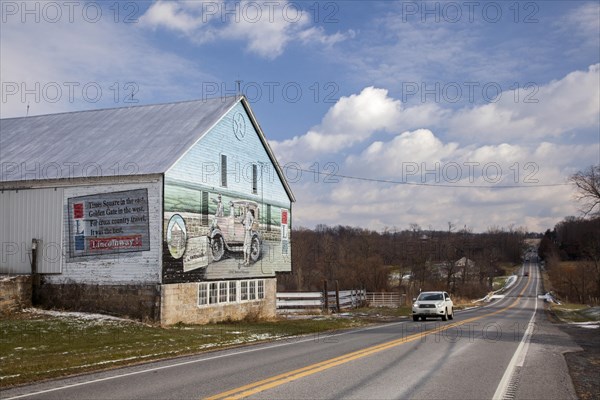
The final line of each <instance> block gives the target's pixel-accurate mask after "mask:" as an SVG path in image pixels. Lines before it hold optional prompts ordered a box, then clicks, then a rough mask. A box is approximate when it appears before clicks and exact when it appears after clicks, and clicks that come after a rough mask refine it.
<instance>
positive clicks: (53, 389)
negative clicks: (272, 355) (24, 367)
mask: <svg viewBox="0 0 600 400" xmlns="http://www.w3.org/2000/svg"><path fill="white" fill-rule="evenodd" d="M501 300H504V299H501ZM495 304H498V302H496V303H495ZM535 304H536V308H537V296H536V303H535ZM487 306H489V304H488V305H486V306H482V307H477V308H475V309H473V311H475V310H477V309H481V308H484V307H487ZM465 311H466V312H468V311H471V310H465ZM533 315H534V316H535V312H534V314H533ZM532 320H533V317H532ZM406 322H407V321H399V322H392V323H390V324H386V325H384V326H394V325H399V324H404V323H406ZM530 322H531V321H530ZM380 327H381V325H375V326H370V327H366V328H360V329H352V330H349V331H345V332H340V333H336V334H333V335H326V336H324V337H326V338H332V337H336V336H343V335H348V334H350V333H354V332H362V331H368V330H372V329H377V328H380ZM315 333H318V332H315ZM325 334H326V333H325ZM526 334H527V332H526V333H525V335H526ZM308 335H309V336H313V335H314V333H312V334H308ZM293 337H294V336H291V337H288V338H287V339H291V338H293ZM524 337H525V336H524ZM282 340H285V338H284V339H282ZM313 340H315V338H314V337H310V338H306V339H302V340H298V341H294V342H293V343H278V344H275V345H272V346H266V347H262V346H261V347H257V348H253V349H248V350H243V351H238V352H232V353H227V354H220V355H217V356H214V357H207V358H201V359H198V360H190V361H184V362H179V363H175V364H169V365H163V366H161V367H155V368H149V369H144V370H141V371H134V372H128V373H125V374H120V375H111V376H107V377H105V378H98V379H94V380H91V381H84V382H78V383H73V384H71V385H66V386H61V387H56V388H52V389H46V390H40V391H38V392H32V393H27V394H20V395H17V396H13V397H8V398H6V399H3V400H13V399H21V398H24V397H31V396H37V395H39V394H44V393H50V392H56V391H58V390H64V389H70V388H73V387H77V386H84V385H89V384H92V383H97V382H104V381H109V380H112V379H118V378H124V377H127V376H133V375H139V374H145V373H148V372H154V371H160V370H163V369H168V368H175V367H180V366H183V365H189V364H195V363H200V362H205V361H210V360H215V359H219V358H225V357H231V356H234V355H239V354H246V353H253V352H256V351H262V350H269V349H273V348H277V347H283V346H290V345H293V344H297V343H305V342H310V341H313ZM520 346H521V345H519V347H520ZM222 351H226V349H223V350H222ZM188 357H189V356H188ZM192 357H194V356H193V355H192ZM513 358H515V357H514V356H513ZM160 361H161V360H157V361H156V362H160ZM511 363H512V360H511ZM132 367H133V366H130V367H127V366H124V367H123V368H132ZM98 373H101V371H98ZM505 375H506V373H505ZM503 379H504V378H503ZM496 391H497V390H496ZM494 398H495V397H494Z"/></svg>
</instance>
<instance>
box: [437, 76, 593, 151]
mask: <svg viewBox="0 0 600 400" xmlns="http://www.w3.org/2000/svg"><path fill="white" fill-rule="evenodd" d="M598 87H600V64H595V65H592V66H590V67H589V68H588V69H587V71H574V72H571V73H569V74H568V75H567V76H565V77H564V78H562V79H560V80H556V81H552V82H550V83H547V84H544V85H540V84H535V83H532V85H531V86H530V87H528V88H521V89H518V90H513V91H507V92H504V93H502V94H501V96H500V99H499V100H498V101H497V102H494V103H490V104H485V105H482V106H476V107H472V108H465V109H462V110H459V111H458V112H457V113H455V114H454V115H453V116H452V117H451V118H450V119H449V121H448V126H449V132H450V134H451V136H452V137H455V138H460V139H463V140H470V141H475V142H495V143H498V142H502V141H506V140H514V139H520V140H539V139H540V138H551V137H558V136H561V135H565V134H567V133H571V132H573V131H576V130H578V129H585V128H596V129H598V125H599V120H598V114H599V111H598V110H600V91H598Z"/></svg>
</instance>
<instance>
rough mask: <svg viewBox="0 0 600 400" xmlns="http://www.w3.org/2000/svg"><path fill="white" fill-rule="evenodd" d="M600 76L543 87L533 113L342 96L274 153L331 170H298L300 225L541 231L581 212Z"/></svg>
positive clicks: (524, 106)
mask: <svg viewBox="0 0 600 400" xmlns="http://www.w3.org/2000/svg"><path fill="white" fill-rule="evenodd" d="M598 70H599V67H598V65H594V66H591V67H590V68H588V69H587V70H586V71H574V72H572V73H569V74H567V75H566V76H565V77H564V78H562V79H559V80H555V81H552V82H549V83H547V84H544V85H540V86H539V87H538V88H537V95H538V99H539V101H538V102H537V103H531V104H529V103H522V102H513V101H505V102H502V101H499V102H497V103H493V104H485V105H481V106H477V107H471V108H463V109H459V110H456V111H454V110H449V109H443V108H441V107H439V105H437V104H436V105H433V106H432V105H430V104H422V105H417V106H412V107H406V105H404V104H402V102H401V101H400V100H398V99H394V98H393V97H391V96H390V95H389V93H388V91H387V90H385V89H381V88H375V87H367V88H365V89H363V90H362V91H361V92H360V93H358V94H353V95H350V96H346V97H342V98H341V99H340V100H339V101H338V102H337V103H336V104H335V105H334V106H332V107H331V108H330V109H329V110H328V111H327V113H326V114H325V115H324V117H323V119H322V121H321V123H320V124H319V125H317V126H315V127H313V128H312V129H310V130H309V131H308V132H307V133H306V134H304V135H301V136H297V137H294V138H293V139H290V140H287V141H283V142H274V143H273V147H274V149H275V153H276V154H277V155H278V156H279V157H280V158H281V159H283V160H286V161H290V160H294V161H298V160H300V161H303V162H305V165H309V164H310V165H311V166H310V171H312V170H313V169H314V168H319V164H318V162H319V161H320V160H324V159H325V158H326V157H329V158H327V159H328V160H330V159H334V160H337V161H336V162H335V165H336V170H335V173H334V174H333V176H331V175H329V176H327V175H316V174H312V173H306V172H307V171H306V170H305V171H304V176H303V178H304V179H302V180H300V181H299V182H297V183H295V184H294V190H295V193H296V194H297V198H298V204H297V205H296V206H295V212H296V214H295V215H296V218H297V220H298V221H299V223H300V224H301V225H305V226H313V225H316V224H319V223H327V224H339V223H342V224H344V223H345V222H343V221H352V224H358V225H360V226H366V227H370V228H374V229H384V228H386V227H387V228H393V227H398V228H399V229H404V228H406V227H407V226H408V224H410V223H413V222H415V223H418V224H420V225H422V226H428V225H433V227H434V228H438V229H440V228H443V226H444V225H445V224H447V222H448V221H451V222H453V223H455V224H457V225H458V226H463V225H467V226H469V227H471V228H474V229H475V230H479V231H482V230H485V229H487V227H489V226H492V225H496V226H511V225H512V226H524V227H526V228H527V229H530V230H536V231H543V230H545V229H547V228H548V227H551V226H553V225H554V224H555V223H557V222H558V221H559V220H561V219H562V218H564V216H566V215H570V214H575V213H576V204H575V202H574V201H573V188H571V187H570V186H569V185H568V184H567V182H566V177H567V176H569V175H570V174H572V173H573V172H575V171H577V170H578V169H581V168H582V167H585V166H586V165H589V164H594V163H597V160H598V148H597V146H589V145H587V143H588V142H594V141H596V142H597V132H598V129H599V127H598V124H599V116H600V111H599V110H600V105H599V103H598V89H597V88H598V86H599V85H598ZM526 94H529V92H516V91H513V92H506V93H503V96H506V97H507V98H511V99H514V98H515V96H523V95H526ZM420 124H422V125H421V127H420V128H419V125H420ZM426 127H428V128H426ZM590 131H592V132H593V131H595V132H596V133H595V134H594V136H593V137H592V135H590V134H589V132H590ZM573 135H575V137H578V136H579V137H582V140H581V141H580V142H577V141H572V140H569V139H570V138H572V137H574V136H573ZM565 137H567V138H568V139H567V140H561V139H564V138H565ZM315 161H316V162H315ZM323 165H324V164H323V162H322V161H321V164H320V166H321V169H322V166H323ZM335 175H339V176H338V177H337V179H336V177H335ZM349 177H354V178H349ZM325 178H327V180H326V179H325ZM332 178H333V179H332ZM423 184H425V185H423ZM431 185H434V186H431ZM500 187H504V188H500Z"/></svg>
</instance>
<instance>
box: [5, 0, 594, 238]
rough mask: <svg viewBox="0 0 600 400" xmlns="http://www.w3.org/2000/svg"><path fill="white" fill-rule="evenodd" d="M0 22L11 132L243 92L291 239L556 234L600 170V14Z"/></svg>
mask: <svg viewBox="0 0 600 400" xmlns="http://www.w3.org/2000/svg"><path fill="white" fill-rule="evenodd" d="M1 12H2V20H1V32H0V33H1V35H0V41H1V43H0V44H1V48H0V55H1V62H0V72H1V80H2V99H1V103H0V106H1V107H2V109H1V116H2V118H7V117H15V116H24V115H25V114H26V112H27V106H28V105H29V114H30V115H35V114H45V113H54V112H63V111H72V110H83V109H93V108H105V107H121V106H128V105H130V104H131V103H129V101H130V100H131V98H130V97H129V94H130V93H131V91H132V90H133V91H134V92H135V93H134V97H133V100H134V101H136V102H137V103H134V104H150V103H163V102H171V101H180V100H189V99H200V98H205V97H214V96H220V95H230V94H233V93H234V92H235V89H236V83H235V81H236V80H239V81H240V85H241V88H242V91H243V93H244V94H246V96H247V97H248V98H249V100H250V101H251V103H252V107H253V110H254V112H255V114H256V115H257V118H258V120H259V122H260V124H261V126H262V128H263V130H264V131H265V133H266V135H267V138H268V139H269V140H270V143H271V145H272V147H273V149H274V150H275V153H276V155H277V157H278V158H279V161H280V163H281V164H282V165H284V166H285V167H286V172H287V173H288V177H289V178H290V181H292V189H293V190H294V193H295V195H296V197H297V200H298V201H297V203H296V204H295V206H294V223H295V225H296V226H298V225H301V226H306V227H313V226H314V225H316V224H319V223H325V224H330V225H335V224H342V225H353V226H361V227H365V228H372V229H377V230H382V229H386V228H387V229H405V228H407V227H408V225H409V224H410V223H418V224H419V225H421V226H422V227H423V228H429V227H431V228H435V229H446V228H447V226H448V222H452V223H453V224H454V225H456V226H457V227H459V228H462V227H464V226H467V227H469V228H472V229H474V230H475V231H484V230H486V229H488V228H489V227H492V226H494V227H524V228H526V229H528V230H535V231H543V230H545V229H547V228H551V227H552V226H553V225H554V224H555V223H556V222H558V221H560V220H561V219H562V218H563V217H565V216H567V215H577V213H578V210H577V204H576V203H575V201H574V199H573V194H574V193H573V191H572V188H571V187H570V186H568V185H566V184H565V183H566V178H567V177H568V175H569V174H572V173H574V172H576V171H577V170H580V169H582V168H585V167H587V166H588V165H591V164H598V163H600V144H599V143H600V122H599V119H600V89H599V87H600V81H599V77H600V72H599V63H600V42H599V40H600V39H599V38H600V26H599V24H600V22H599V21H600V6H599V3H598V2H596V1H592V2H586V1H525V2H499V1H497V2H483V1H481V2H460V1H459V2H412V1H396V2H393V1H386V2H372V1H368V2H367V1H322V2H287V1H280V0H274V1H271V2H251V1H238V2H231V1H227V2H221V1H206V2H200V1H192V2H179V1H170V2H163V1H158V2H150V1H148V2H132V1H131V2H127V1H124V2H120V3H114V2H107V3H100V2H78V1H75V2H70V3H68V2H33V1H32V2H28V3H23V2H20V1H18V2H17V1H2V2H1ZM298 168H301V169H302V170H303V171H299V170H298ZM311 171H313V172H311ZM314 171H319V172H320V173H321V174H320V175H319V174H315V173H314ZM341 175H344V176H351V177H360V178H367V180H362V179H361V180H357V179H349V178H342V177H341ZM368 179H371V180H368ZM373 179H374V180H375V181H373ZM399 182H408V183H409V184H402V183H399ZM423 184H426V185H423ZM507 185H509V186H516V187H511V188H499V186H507Z"/></svg>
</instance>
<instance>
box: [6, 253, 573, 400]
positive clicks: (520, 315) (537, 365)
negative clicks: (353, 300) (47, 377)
mask: <svg viewBox="0 0 600 400" xmlns="http://www.w3.org/2000/svg"><path fill="white" fill-rule="evenodd" d="M523 268H524V269H525V270H527V271H528V272H529V276H528V277H525V276H521V277H519V279H518V281H517V282H516V284H515V285H514V286H513V287H512V288H511V289H510V290H508V291H507V292H506V293H505V297H504V298H502V299H498V300H496V301H494V302H492V303H490V304H489V305H487V306H485V307H481V308H477V309H471V310H466V311H462V312H457V313H456V317H455V319H454V320H453V321H448V322H441V321H439V320H428V321H426V322H412V320H411V321H404V322H398V323H390V324H385V325H378V326H374V327H369V328H363V329H356V330H352V331H347V332H342V333H338V334H328V335H318V336H307V337H302V338H293V339H289V340H287V341H279V342H275V343H270V344H263V345H256V346H250V347H245V348H238V349H231V350H225V351H219V352H214V353H209V354H204V355H199V356H194V357H187V358H183V359H181V358H180V359H176V360H169V361H162V362H157V363H152V364H146V365H140V366H135V367H130V368H122V369H118V370H113V371H108V372H103V373H97V374H91V375H85V376H79V377H74V378H70V379H64V380H57V381H52V382H47V383H41V384H37V385H31V386H27V387H21V388H16V389H13V390H9V391H4V392H3V393H2V398H3V399H8V398H19V397H20V398H31V399H67V398H71V399H200V398H213V399H225V398H245V397H249V398H264V399H302V398H304V399H339V398H356V399H405V398H406V399H408V398H415V399H491V398H493V397H497V398H503V397H504V398H544V399H565V398H575V394H574V391H573V388H572V384H571V382H570V379H569V377H568V373H567V371H566V367H565V365H564V360H562V355H561V354H560V353H561V352H562V351H563V350H562V348H559V347H556V351H554V347H553V344H552V342H553V341H554V340H555V338H554V336H553V335H555V334H556V332H555V331H554V330H553V329H551V328H552V327H548V326H547V323H546V322H541V321H544V318H543V317H542V316H541V315H540V314H539V310H538V307H539V306H540V303H538V300H537V294H538V288H539V279H540V278H539V274H538V268H537V264H535V263H526V264H525V265H524V266H523ZM536 314H537V315H536ZM557 338H558V339H564V338H562V337H558V336H557ZM563 345H564V343H563ZM540 377H543V378H544V379H541V378H540Z"/></svg>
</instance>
